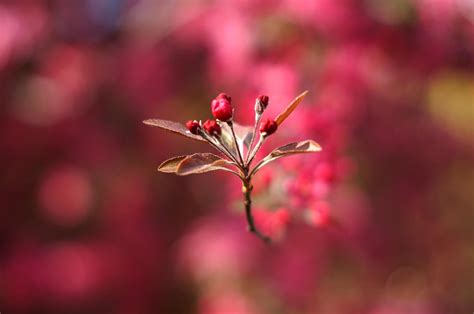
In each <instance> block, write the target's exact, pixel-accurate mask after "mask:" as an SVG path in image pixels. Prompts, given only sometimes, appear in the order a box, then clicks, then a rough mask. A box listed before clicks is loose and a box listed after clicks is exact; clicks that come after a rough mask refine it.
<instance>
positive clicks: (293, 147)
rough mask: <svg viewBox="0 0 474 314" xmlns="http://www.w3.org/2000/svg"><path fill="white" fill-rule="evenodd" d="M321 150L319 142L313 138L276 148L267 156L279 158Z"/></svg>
mask: <svg viewBox="0 0 474 314" xmlns="http://www.w3.org/2000/svg"><path fill="white" fill-rule="evenodd" d="M321 150H322V148H321V146H320V145H319V144H318V143H316V142H315V141H312V140H306V141H301V142H294V143H290V144H286V145H283V146H281V147H278V148H277V149H274V150H273V151H272V152H271V153H270V155H268V156H267V157H270V158H277V157H283V156H286V155H292V154H303V153H314V152H319V151H321ZM267 157H265V158H267Z"/></svg>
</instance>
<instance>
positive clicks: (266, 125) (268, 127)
mask: <svg viewBox="0 0 474 314" xmlns="http://www.w3.org/2000/svg"><path fill="white" fill-rule="evenodd" d="M277 128H278V125H277V123H276V122H275V120H270V119H267V120H265V121H263V122H262V123H261V124H260V133H266V134H267V135H270V134H273V133H275V131H276V130H277Z"/></svg>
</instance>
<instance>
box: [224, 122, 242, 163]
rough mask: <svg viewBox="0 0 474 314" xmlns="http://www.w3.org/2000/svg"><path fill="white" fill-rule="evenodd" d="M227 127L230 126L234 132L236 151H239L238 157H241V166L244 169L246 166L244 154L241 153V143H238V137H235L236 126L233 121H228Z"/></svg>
mask: <svg viewBox="0 0 474 314" xmlns="http://www.w3.org/2000/svg"><path fill="white" fill-rule="evenodd" d="M227 125H229V127H230V131H231V132H232V137H233V138H234V144H235V150H236V151H237V155H239V160H240V164H241V165H242V167H244V166H245V164H244V159H243V158H242V153H241V152H240V148H239V143H238V142H237V136H235V131H234V124H233V123H232V120H229V121H227Z"/></svg>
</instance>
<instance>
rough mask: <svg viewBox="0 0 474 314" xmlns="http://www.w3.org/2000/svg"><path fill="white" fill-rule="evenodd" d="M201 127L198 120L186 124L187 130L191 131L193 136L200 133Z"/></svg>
mask: <svg viewBox="0 0 474 314" xmlns="http://www.w3.org/2000/svg"><path fill="white" fill-rule="evenodd" d="M200 127H201V126H200V125H199V122H197V121H196V120H189V121H188V122H186V128H187V129H188V130H189V132H191V133H193V134H198V133H199V128H200Z"/></svg>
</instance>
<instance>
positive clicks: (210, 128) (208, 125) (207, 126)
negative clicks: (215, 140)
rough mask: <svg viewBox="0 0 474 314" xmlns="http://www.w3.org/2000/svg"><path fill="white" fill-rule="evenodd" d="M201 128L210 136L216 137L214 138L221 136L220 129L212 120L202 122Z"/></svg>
mask: <svg viewBox="0 0 474 314" xmlns="http://www.w3.org/2000/svg"><path fill="white" fill-rule="evenodd" d="M202 127H203V128H204V130H206V132H207V133H208V134H210V135H216V136H219V135H221V127H220V125H219V124H217V122H216V121H214V120H206V122H204V124H203V125H202Z"/></svg>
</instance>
